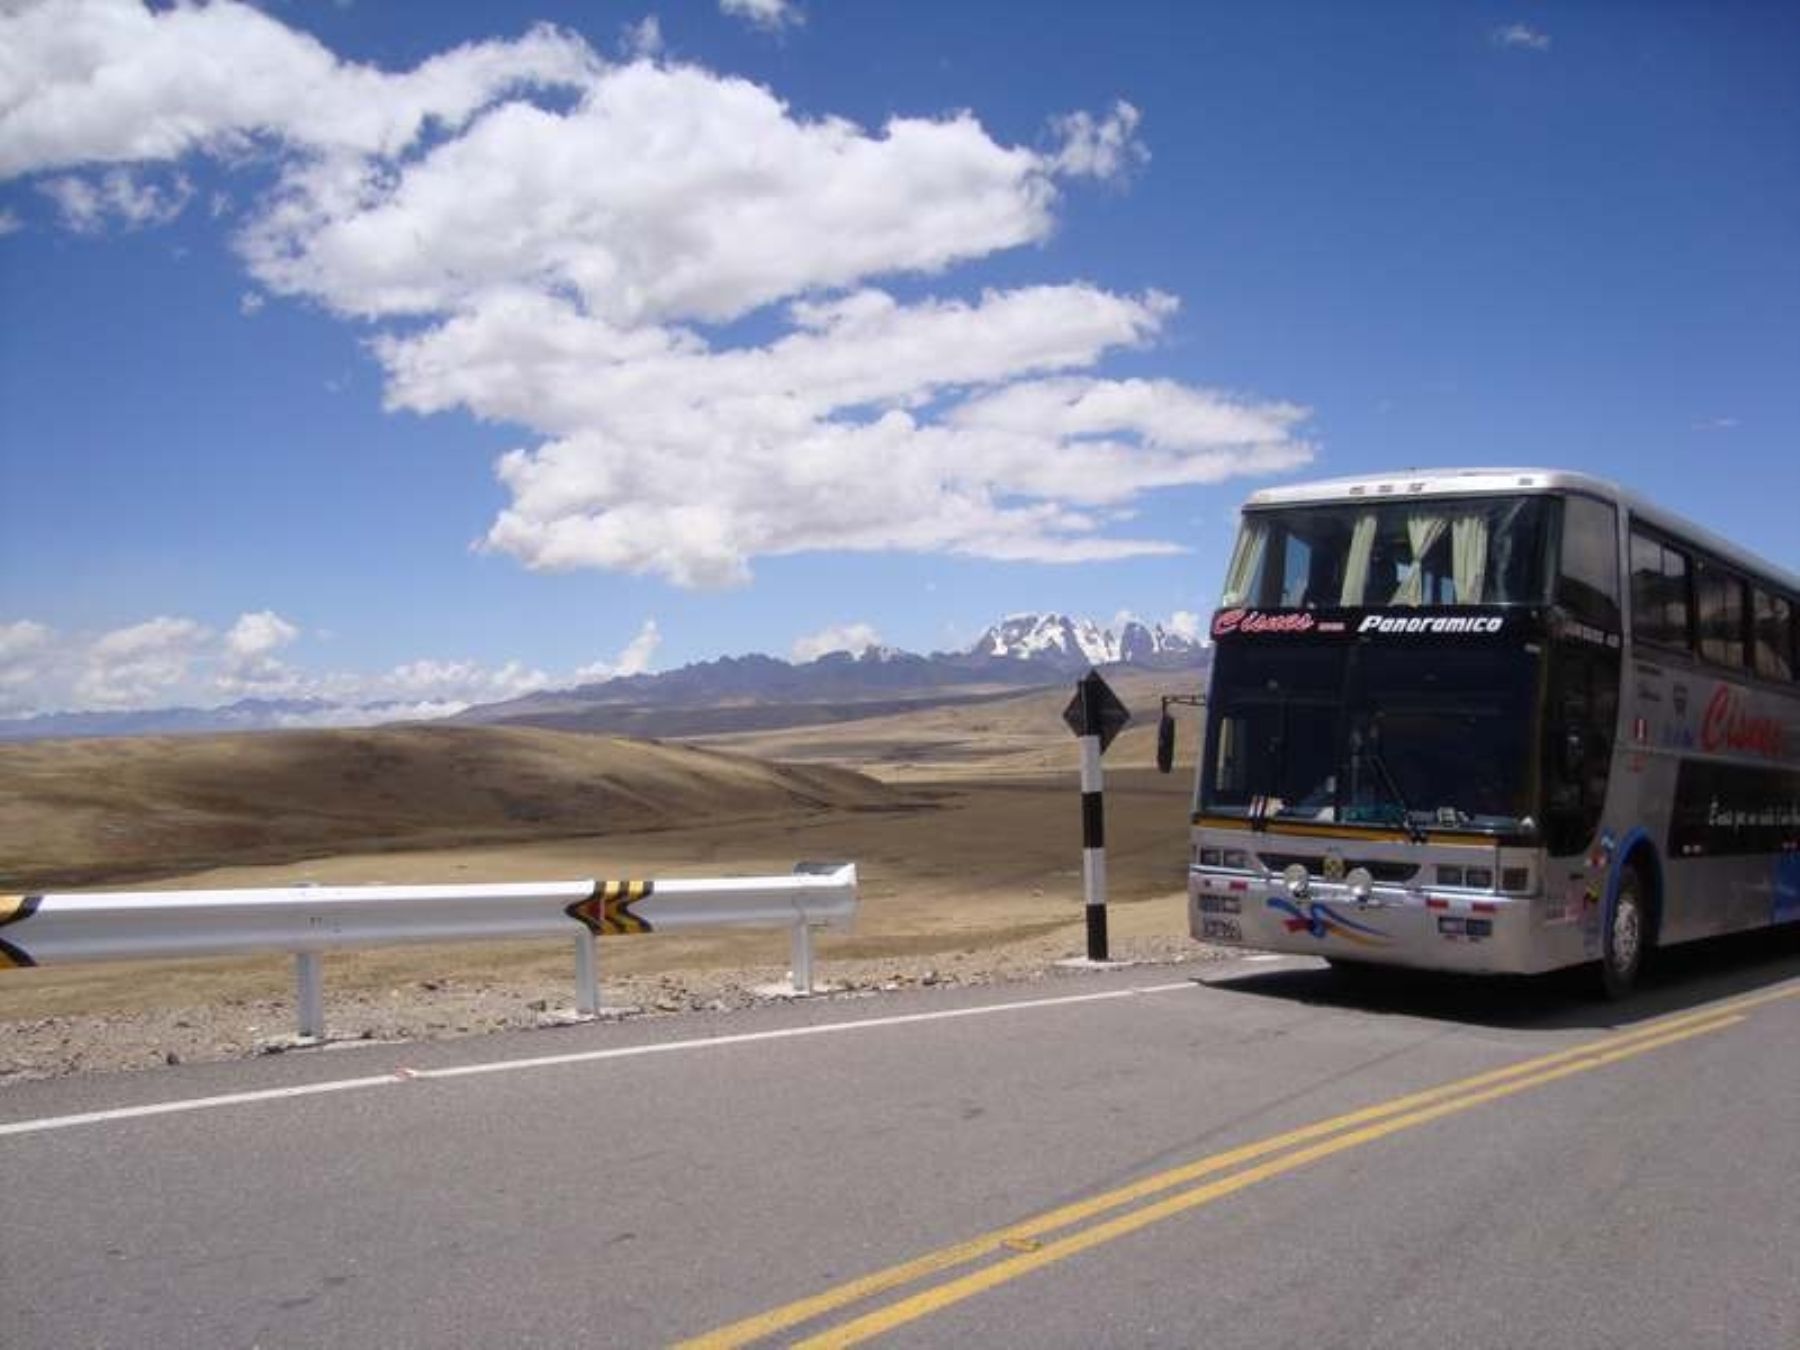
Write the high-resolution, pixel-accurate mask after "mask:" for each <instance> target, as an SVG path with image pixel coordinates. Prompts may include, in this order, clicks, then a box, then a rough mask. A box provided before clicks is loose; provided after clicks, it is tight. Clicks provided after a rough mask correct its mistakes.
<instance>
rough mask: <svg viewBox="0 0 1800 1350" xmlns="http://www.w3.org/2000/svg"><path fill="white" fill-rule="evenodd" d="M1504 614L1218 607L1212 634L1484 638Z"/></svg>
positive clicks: (1499, 627) (1501, 624) (1495, 633)
mask: <svg viewBox="0 0 1800 1350" xmlns="http://www.w3.org/2000/svg"><path fill="white" fill-rule="evenodd" d="M1508 617H1509V616H1508V615H1507V614H1506V613H1505V612H1503V611H1498V610H1492V609H1485V610H1484V609H1431V610H1418V609H1404V610H1400V609H1384V610H1364V609H1221V610H1219V611H1218V612H1217V613H1215V614H1214V615H1213V621H1212V635H1213V636H1214V637H1215V638H1231V637H1237V636H1240V635H1242V636H1258V637H1261V636H1270V637H1283V636H1286V637H1301V636H1312V635H1317V636H1320V637H1450V638H1489V637H1499V636H1500V635H1501V634H1503V633H1505V632H1506V630H1507V623H1508Z"/></svg>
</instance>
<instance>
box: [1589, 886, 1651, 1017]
mask: <svg viewBox="0 0 1800 1350" xmlns="http://www.w3.org/2000/svg"><path fill="white" fill-rule="evenodd" d="M1654 932H1655V924H1654V922H1653V912H1652V909H1651V899H1650V892H1649V889H1648V887H1647V886H1646V885H1645V884H1644V877H1643V874H1642V873H1641V872H1640V871H1639V870H1638V865H1637V863H1636V862H1635V861H1633V860H1631V859H1627V860H1626V861H1625V862H1624V863H1623V864H1621V865H1620V867H1619V884H1618V888H1617V890H1616V891H1615V893H1614V895H1613V902H1612V905H1611V907H1610V908H1609V910H1608V913H1607V920H1606V927H1605V929H1604V930H1603V931H1602V932H1601V934H1600V982H1601V985H1602V986H1603V987H1604V988H1605V990H1606V996H1607V997H1608V998H1624V997H1625V996H1626V995H1627V994H1629V993H1630V992H1631V991H1632V989H1634V988H1635V987H1636V986H1637V982H1638V980H1639V978H1640V977H1641V976H1642V975H1643V973H1644V963H1645V960H1646V958H1647V957H1648V956H1649V953H1650V945H1651V942H1652V940H1653V934H1654Z"/></svg>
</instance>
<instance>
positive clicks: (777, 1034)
mask: <svg viewBox="0 0 1800 1350" xmlns="http://www.w3.org/2000/svg"><path fill="white" fill-rule="evenodd" d="M1200 987H1201V986H1200V985H1199V984H1197V983H1196V982H1195V981H1193V980H1179V981H1174V982H1171V983H1168V984H1153V985H1140V986H1138V987H1137V988H1133V989H1112V990H1107V991H1105V992H1102V993H1095V994H1069V995H1066V996H1064V997H1061V998H1034V999H1021V1000H1019V1001H1018V1002H1014V1003H984V1004H981V1005H979V1006H977V1007H973V1008H944V1009H940V1010H939V1011H937V1012H926V1013H904V1014H902V1015H900V1016H898V1017H865V1018H859V1019H857V1020H856V1021H853V1022H826V1023H821V1024H819V1025H817V1026H807V1027H783V1028H782V1029H780V1030H778V1031H746V1032H739V1033H737V1034H735V1035H731V1036H707V1037H701V1038H698V1039H695V1040H687V1041H657V1042H653V1043H651V1044H648V1045H621V1046H614V1047H613V1048H612V1049H609V1050H578V1051H572V1052H571V1053H569V1054H566V1055H538V1056H534V1057H533V1058H530V1059H501V1060H493V1061H490V1062H488V1063H486V1064H464V1065H460V1066H458V1067H455V1068H449V1069H402V1070H399V1071H398V1072H392V1073H383V1074H373V1075H370V1076H368V1077H363V1078H337V1079H332V1080H331V1081H329V1082H324V1083H300V1084H296V1085H295V1086H293V1087H280V1088H261V1089H258V1090H256V1091H253V1092H228V1093H224V1094H221V1095H219V1096H215V1097H188V1098H183V1099H178V1100H176V1101H167V1102H151V1103H149V1104H147V1105H144V1106H121V1107H116V1108H114V1109H112V1110H108V1111H84V1112H81V1113H79V1114H77V1115H68V1116H42V1117H39V1118H38V1119H35V1120H15V1121H8V1122H0V1138H4V1137H6V1136H9V1135H20V1134H41V1133H44V1132H45V1131H48V1130H66V1129H72V1128H74V1127H75V1126H78V1125H103V1124H107V1123H109V1122H112V1121H119V1120H140V1119H143V1118H145V1117H148V1116H166V1115H174V1114H176V1113H178V1112H183V1111H210V1110H215V1109H217V1108H219V1107H224V1106H247V1105H251V1104H254V1103H256V1102H277V1101H288V1100H291V1099H293V1098H296V1097H316V1096H322V1095H324V1094H325V1093H328V1092H354V1091H356V1090H358V1089H361V1088H378V1087H400V1086H403V1085H405V1084H407V1083H413V1082H419V1081H421V1080H426V1079H436V1078H468V1077H472V1076H474V1075H476V1074H490V1073H512V1072H514V1071H516V1070H520V1069H547V1068H555V1067H559V1066H561V1065H567V1064H591V1063H597V1062H599V1061H601V1060H609V1059H635V1058H638V1057H640V1056H644V1055H667V1054H675V1053H677V1052H680V1051H686V1050H710V1049H714V1048H716V1047H719V1046H726V1045H752V1044H755V1043H758V1042H762V1041H786V1040H795V1039H798V1038H799V1037H802V1036H832V1035H840V1034H843V1033H846V1032H852V1031H875V1030H880V1029H882V1028H884V1027H899V1026H910V1025H914V1024H917V1023H921V1022H948V1021H954V1020H955V1019H957V1018H963V1017H983V1016H988V1015H991V1014H994V1013H1007V1012H1021V1011H1026V1010H1029V1009H1034V1008H1060V1007H1068V1006H1070V1005H1071V1004H1077V1003H1101V1002H1105V1001H1107V1000H1110V999H1121V998H1135V997H1138V996H1139V995H1142V994H1169V993H1175V992H1178V991H1180V990H1183V989H1197V988H1200Z"/></svg>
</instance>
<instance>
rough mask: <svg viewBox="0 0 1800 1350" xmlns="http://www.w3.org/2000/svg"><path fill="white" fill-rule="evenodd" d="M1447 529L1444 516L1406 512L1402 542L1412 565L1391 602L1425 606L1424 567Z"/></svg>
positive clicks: (1447, 525)
mask: <svg viewBox="0 0 1800 1350" xmlns="http://www.w3.org/2000/svg"><path fill="white" fill-rule="evenodd" d="M1449 527H1450V521H1449V518H1448V517H1446V516H1439V515H1433V514H1432V513H1431V512H1429V511H1411V512H1408V513H1407V517H1406V542H1407V543H1408V544H1409V545H1410V546H1411V548H1412V566H1411V567H1410V568H1408V569H1407V573H1406V576H1405V578H1404V579H1402V581H1401V582H1400V589H1399V590H1397V591H1395V592H1394V599H1393V602H1392V603H1394V604H1396V605H1414V606H1416V605H1422V604H1424V603H1425V575H1426V564H1427V563H1428V562H1429V561H1430V557H1431V550H1432V549H1433V548H1435V547H1436V546H1437V543H1438V541H1439V540H1440V539H1442V538H1443V537H1444V531H1445V530H1447V529H1448V528H1449ZM1434 570H1438V571H1441V570H1442V569H1434Z"/></svg>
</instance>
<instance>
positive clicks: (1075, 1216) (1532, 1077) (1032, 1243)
mask: <svg viewBox="0 0 1800 1350" xmlns="http://www.w3.org/2000/svg"><path fill="white" fill-rule="evenodd" d="M1797 996H1800V987H1789V988H1783V989H1777V990H1773V991H1771V992H1768V993H1763V994H1756V995H1751V996H1749V997H1746V998H1741V999H1733V1000H1728V1001H1726V1002H1724V1003H1720V1004H1716V1005H1714V1006H1712V1007H1710V1008H1706V1009H1704V1010H1702V1011H1699V1012H1694V1013H1688V1014H1685V1015H1682V1016H1678V1017H1671V1018H1664V1019H1661V1020H1659V1021H1656V1022H1653V1023H1650V1024H1648V1025H1646V1026H1643V1027H1639V1028H1637V1029H1636V1030H1633V1031H1629V1032H1620V1033H1617V1034H1614V1035H1611V1036H1607V1037H1605V1038H1603V1039H1601V1040H1598V1041H1593V1042H1589V1043H1588V1044H1586V1045H1579V1046H1574V1047H1572V1048H1570V1049H1567V1050H1559V1051H1557V1052H1555V1053H1554V1054H1548V1055H1542V1056H1539V1057H1538V1058H1536V1059H1528V1060H1525V1061H1523V1062H1521V1063H1518V1064H1512V1065H1508V1066H1507V1067H1505V1068H1502V1069H1492V1070H1489V1071H1488V1072H1486V1073H1479V1074H1476V1075H1474V1076H1473V1077H1470V1078H1462V1079H1458V1080H1457V1081H1456V1082H1453V1083H1446V1084H1443V1085H1442V1086H1440V1087H1435V1088H1428V1089H1426V1090H1425V1091H1423V1092H1415V1093H1411V1094H1410V1095H1407V1096H1404V1097H1396V1098H1394V1099H1392V1100H1390V1101H1386V1102H1380V1103H1377V1104H1376V1105H1373V1106H1366V1107H1363V1108H1361V1109H1360V1110H1356V1111H1351V1112H1347V1113H1346V1114H1344V1115H1340V1116H1333V1117H1331V1118H1330V1119H1329V1120H1321V1121H1317V1122H1315V1123H1314V1124H1311V1125H1305V1126H1302V1127H1300V1128H1299V1129H1296V1130H1289V1131H1287V1132H1286V1133H1285V1134H1278V1135H1274V1136H1271V1137H1270V1138H1268V1139H1263V1140H1259V1141H1257V1142H1255V1143H1251V1144H1245V1145H1243V1146H1241V1147H1239V1148H1234V1149H1228V1150H1226V1151H1225V1152H1223V1153H1215V1154H1212V1155H1211V1156H1209V1157H1205V1158H1200V1159H1198V1160H1196V1161H1194V1162H1190V1163H1185V1164H1183V1165H1181V1166H1180V1167H1174V1168H1170V1169H1168V1170H1167V1171H1163V1172H1158V1173H1156V1174H1155V1175H1153V1176H1148V1177H1144V1178H1142V1179H1141V1180H1139V1181H1135V1182H1132V1183H1131V1184H1130V1185H1127V1186H1121V1187H1119V1188H1117V1189H1115V1190H1111V1191H1107V1192H1105V1193H1103V1194H1100V1195H1095V1196H1091V1197H1089V1198H1088V1199H1086V1200H1079V1201H1076V1202H1075V1203H1073V1204H1068V1205H1063V1206H1061V1207H1059V1208H1057V1209H1052V1210H1048V1211H1046V1212H1045V1213H1043V1214H1039V1215H1037V1216H1035V1217H1033V1218H1029V1219H1025V1220H1023V1221H1021V1222H1019V1223H1015V1224H1011V1225H1009V1226H1008V1227H1005V1228H999V1229H995V1230H993V1231H992V1232H988V1233H983V1234H982V1235H980V1236H979V1237H974V1238H970V1239H969V1240H968V1241H966V1242H959V1243H956V1244H955V1245H953V1246H949V1247H944V1248H941V1249H940V1250H938V1251H935V1252H929V1253H927V1254H926V1255H924V1256H920V1257H917V1258H915V1259H914V1260H911V1261H906V1262H903V1263H902V1264H900V1265H896V1266H890V1267H888V1268H887V1269H886V1270H880V1271H876V1272H874V1273H873V1274H869V1275H865V1276H862V1277H861V1278H859V1279H855V1280H851V1281H848V1282H847V1283H844V1284H840V1285H838V1286H836V1287H835V1288H832V1289H827V1290H824V1291H823V1292H821V1293H818V1294H814V1295H812V1296H811V1297H809V1298H803V1299H799V1300H797V1301H795V1302H793V1303H789V1304H786V1305H784V1306H782V1307H779V1308H774V1309H771V1310H770V1311H768V1312H765V1313H760V1314H758V1315H756V1316H754V1317H747V1318H745V1319H744V1320H742V1321H740V1322H733V1323H732V1324H731V1325H730V1326H725V1327H720V1328H719V1329H718V1330H716V1331H712V1332H708V1333H707V1334H706V1335H703V1336H699V1337H696V1338H695V1339H693V1340H689V1341H684V1342H682V1347H685V1348H687V1350H725V1348H726V1347H733V1346H744V1345H750V1344H752V1343H754V1342H756V1341H760V1340H763V1339H765V1338H767V1337H771V1336H774V1335H775V1334H777V1333H778V1332H782V1331H786V1330H788V1329H789V1328H792V1327H797V1326H800V1325H802V1324H803V1323H807V1322H812V1321H815V1320H817V1319H820V1318H823V1317H825V1316H826V1315H827V1314H829V1313H834V1312H837V1311H838V1310H839V1309H842V1308H847V1307H850V1306H851V1305H853V1304H857V1303H862V1302H865V1301H868V1300H871V1299H875V1298H877V1297H878V1296H880V1295H882V1294H886V1293H890V1292H892V1291H893V1290H896V1289H900V1288H903V1287H905V1286H907V1285H911V1284H915V1283H917V1282H919V1281H922V1280H925V1279H926V1278H927V1277H930V1276H935V1275H941V1274H944V1273H945V1272H948V1271H953V1270H956V1269H958V1268H959V1267H963V1266H975V1267H976V1268H975V1269H972V1270H970V1271H968V1272H967V1273H966V1274H963V1275H960V1276H958V1277H956V1278H954V1279H950V1280H947V1281H944V1282H942V1283H938V1284H933V1285H931V1286H929V1287H928V1288H925V1289H923V1290H921V1291H920V1292H918V1293H915V1294H911V1295H909V1296H907V1297H905V1298H903V1299H900V1300H899V1301H897V1302H894V1303H890V1304H888V1305H886V1306H884V1307H880V1308H877V1309H875V1310H874V1311H872V1312H868V1313H865V1314H863V1315H861V1316H858V1317H855V1318H853V1319H852V1320H849V1321H846V1322H842V1323H839V1324H838V1325H836V1326H833V1327H831V1328H829V1329H827V1330H824V1331H821V1332H818V1333H817V1334H815V1335H813V1336H811V1337H809V1338H808V1339H805V1340H802V1341H800V1342H798V1344H799V1345H802V1346H806V1347H824V1346H849V1345H859V1344H861V1343H862V1342H864V1341H866V1340H869V1339H871V1338H872V1337H875V1336H879V1335H882V1334H883V1333H885V1332H888V1331H892V1330H894V1329H895V1328H896V1327H899V1326H902V1325H904V1324H906V1323H908V1322H912V1321H916V1320H917V1319H919V1318H921V1317H925V1316H928V1315H930V1314H931V1313H935V1312H938V1311H941V1310H942V1309H944V1308H947V1307H949V1306H951V1305H952V1304H955V1303H960V1302H962V1301H963V1300H964V1299H968V1298H972V1297H974V1296H975V1295H977V1294H980V1293H983V1292H985V1291H987V1290H990V1289H993V1288H995V1287H997V1286H999V1285H1002V1284H1005V1283H1007V1282H1008V1281H1010V1280H1016V1279H1018V1278H1019V1277H1020V1276H1022V1275H1028V1274H1030V1273H1031V1272H1032V1271H1035V1270H1041V1269H1042V1268H1044V1267H1045V1266H1048V1265H1052V1264H1054V1263H1055V1262H1057V1261H1062V1260H1066V1259H1067V1258H1068V1257H1071V1256H1075V1255H1078V1254H1080V1253H1081V1252H1084V1251H1087V1250H1089V1249H1090V1248H1093V1247H1098V1246H1100V1245H1102V1244H1103V1243H1107V1242H1111V1241H1113V1240H1114V1239H1115V1238H1120V1237H1125V1236H1127V1235H1129V1234H1131V1233H1135V1232H1138V1231H1139V1230H1141V1229H1144V1228H1148V1227H1150V1226H1151V1225H1152V1224H1156V1223H1160V1222H1161V1221H1162V1220H1164V1219H1168V1218H1172V1217H1174V1216H1175V1215H1177V1214H1182V1213H1185V1212H1187V1211H1188V1210H1192V1209H1196V1208H1198V1207H1200V1206H1202V1205H1206V1204H1210V1203H1211V1202H1212V1201H1214V1200H1218V1199H1222V1198H1223V1197H1225V1196H1228V1195H1232V1194H1235V1193H1236V1192H1238V1191H1241V1190H1244V1189H1245V1188H1246V1187H1249V1186H1254V1185H1255V1184H1256V1183H1257V1182H1259V1181H1266V1180H1268V1179H1269V1178H1271V1177H1277V1176H1280V1175H1282V1174H1283V1173H1285V1172H1291V1171H1294V1170H1295V1169H1297V1168H1301V1167H1305V1166H1307V1165H1308V1164H1309V1163H1314V1162H1317V1161H1319V1160H1320V1159H1321V1158H1328V1157H1330V1156H1332V1155H1333V1154H1335V1153H1342V1152H1344V1151H1346V1150H1348V1149H1353V1148H1356V1147H1358V1146H1360V1145H1362V1144H1367V1143H1372V1142H1373V1141H1375V1140H1377V1139H1383V1138H1386V1137H1387V1136H1388V1135H1391V1134H1398V1133H1399V1132H1400V1131H1402V1130H1409V1129H1412V1128H1413V1127H1414V1126H1417V1125H1425V1124H1429V1123H1430V1122H1431V1121H1434V1120H1440V1119H1442V1118H1443V1117H1445V1116H1449V1115H1454V1114H1456V1113H1457V1112H1460V1111H1467V1110H1469V1109H1471V1108H1473V1107H1476V1106H1481V1105H1483V1104H1485V1103H1487V1102H1491V1101H1497V1100H1499V1099H1500V1098H1502V1097H1510V1096H1512V1095H1513V1094H1515V1093H1519V1092H1526V1091H1528V1090H1530V1089H1532V1088H1537V1087H1543V1086H1544V1085H1546V1084H1549V1083H1554V1082H1557V1081H1558V1080H1560V1079H1563V1078H1568V1077H1571V1076H1573V1075H1575V1074H1578V1073H1587V1072H1588V1071H1590V1070H1592V1069H1598V1068H1603V1067H1605V1066H1606V1065H1608V1064H1614V1063H1617V1062H1618V1061H1620V1060H1623V1059H1630V1058H1632V1057H1634V1056H1636V1055H1642V1054H1647V1053H1649V1052H1650V1051H1652V1050H1659V1049H1662V1048H1663V1047H1664V1046H1669V1045H1675V1044H1678V1043H1679V1042H1682V1041H1686V1040H1690V1039H1692V1038H1694V1037H1696V1036H1704V1035H1707V1034H1709V1033H1711V1032H1715V1031H1721V1030H1723V1029H1724V1028H1726V1027H1730V1026H1735V1025H1736V1024H1737V1023H1739V1022H1742V1021H1743V1020H1744V1017H1745V1014H1746V1013H1747V1012H1748V1011H1749V1010H1750V1009H1752V1008H1755V1007H1757V1006H1759V1005H1761V1004H1764V1003H1772V1002H1774V1001H1775V1000H1777V999H1784V998H1793V997H1797ZM1221 1174H1226V1175H1221ZM1194 1183H1198V1184H1194ZM1156 1197H1161V1198H1160V1199H1158V1198H1156ZM1145 1202H1152V1203H1145ZM1134 1206H1135V1208H1134ZM1118 1211H1123V1212H1118ZM1108 1215H1112V1216H1113V1217H1110V1218H1108V1217H1106V1216H1108ZM977 1263H980V1264H977Z"/></svg>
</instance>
